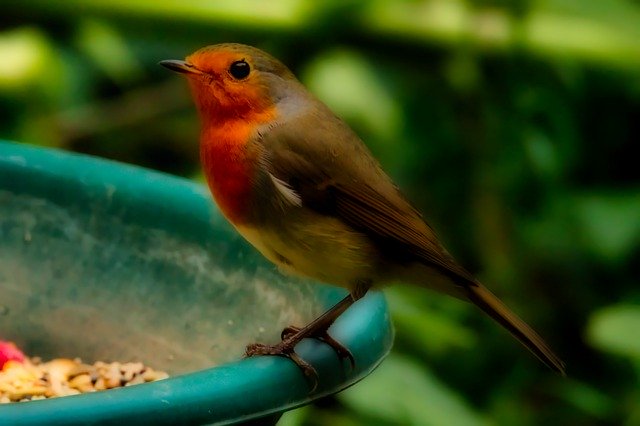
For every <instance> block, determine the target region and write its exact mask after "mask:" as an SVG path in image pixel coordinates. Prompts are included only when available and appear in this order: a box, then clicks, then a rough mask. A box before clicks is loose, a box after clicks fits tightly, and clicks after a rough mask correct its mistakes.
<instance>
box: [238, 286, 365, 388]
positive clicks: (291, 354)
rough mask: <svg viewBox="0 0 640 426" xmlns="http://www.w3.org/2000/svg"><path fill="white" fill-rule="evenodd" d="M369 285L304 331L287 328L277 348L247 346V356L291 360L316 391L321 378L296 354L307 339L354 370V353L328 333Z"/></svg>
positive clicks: (357, 287) (355, 291) (304, 328)
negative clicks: (346, 360) (331, 351)
mask: <svg viewBox="0 0 640 426" xmlns="http://www.w3.org/2000/svg"><path fill="white" fill-rule="evenodd" d="M369 287H370V284H369V283H362V284H359V285H356V286H355V288H354V289H353V291H352V292H351V294H349V295H348V296H346V297H345V298H344V299H342V300H341V301H339V302H338V303H336V304H335V305H334V306H333V307H332V308H331V309H329V310H328V311H326V312H325V313H324V314H322V315H320V316H319V317H318V318H316V319H315V320H313V321H311V322H310V323H309V324H307V325H306V326H305V327H302V328H298V327H287V328H285V329H284V330H283V331H282V341H281V342H280V343H278V344H276V345H265V344H262V343H253V344H250V345H248V346H247V349H246V351H245V355H246V356H247V357H252V356H256V355H278V356H284V357H286V358H289V359H291V360H292V361H293V362H295V363H296V365H297V366H298V367H300V369H301V370H302V371H303V372H304V374H305V376H307V377H308V378H309V379H310V380H311V381H312V382H313V389H315V387H316V385H317V380H318V374H317V372H316V370H315V369H314V368H313V367H312V366H311V365H310V364H309V363H308V362H306V361H304V360H303V359H301V358H300V357H299V356H298V355H297V354H296V353H295V351H294V348H295V346H296V345H297V344H298V343H299V342H300V341H301V340H302V339H304V338H306V337H316V338H319V339H320V340H322V341H324V342H325V343H327V344H328V345H329V346H331V347H332V348H334V350H335V351H336V352H337V353H338V356H340V357H341V358H349V361H350V362H351V365H352V367H353V366H355V362H354V360H353V355H351V352H350V351H349V350H348V349H347V348H345V347H344V346H342V345H341V344H340V343H338V342H337V341H336V340H334V339H333V338H332V337H330V336H329V335H328V333H327V329H328V328H329V327H330V326H331V324H333V322H334V321H335V320H336V318H338V317H339V316H340V315H341V314H342V313H343V312H344V311H346V310H347V308H349V306H351V305H353V303H354V302H355V301H357V300H358V299H360V298H362V297H363V296H364V295H365V294H366V293H367V291H368V290H369Z"/></svg>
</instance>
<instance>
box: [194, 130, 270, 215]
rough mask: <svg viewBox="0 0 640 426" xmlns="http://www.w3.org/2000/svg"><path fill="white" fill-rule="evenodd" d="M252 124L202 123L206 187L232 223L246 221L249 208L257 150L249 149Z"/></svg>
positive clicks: (201, 152) (201, 147)
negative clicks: (204, 124)
mask: <svg viewBox="0 0 640 426" xmlns="http://www.w3.org/2000/svg"><path fill="white" fill-rule="evenodd" d="M254 133H255V132H254V130H253V126H249V125H247V123H246V122H243V121H240V120H239V121H237V122H231V121H229V122H227V123H224V124H220V123H218V125H215V126H205V127H204V128H203V130H202V135H201V140H200V157H201V161H202V167H203V170H204V173H205V176H206V178H207V182H208V184H209V188H210V189H211V192H212V194H213V197H214V198H215V200H216V203H217V204H218V206H219V207H220V209H221V210H222V213H223V214H224V215H225V216H226V217H227V219H229V221H231V222H232V223H233V224H236V225H238V224H242V223H244V222H245V221H246V220H247V216H248V214H249V212H250V209H251V199H252V189H253V184H254V181H255V173H256V164H257V160H258V159H257V155H258V153H257V152H256V151H255V150H252V149H250V148H251V147H250V146H249V141H250V140H251V138H253V137H254Z"/></svg>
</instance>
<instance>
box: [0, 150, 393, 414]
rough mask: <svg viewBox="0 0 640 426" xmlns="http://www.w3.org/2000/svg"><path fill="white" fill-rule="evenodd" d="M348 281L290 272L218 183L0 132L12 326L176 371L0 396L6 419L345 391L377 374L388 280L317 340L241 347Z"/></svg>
mask: <svg viewBox="0 0 640 426" xmlns="http://www.w3.org/2000/svg"><path fill="white" fill-rule="evenodd" d="M344 295H345V292H344V291H343V290H341V289H337V288H334V287H330V286H325V285H319V284H315V283H311V282H309V281H305V280H300V279H295V278H291V277H284V276H282V275H280V274H279V273H278V272H277V271H276V270H275V268H274V267H273V266H272V265H271V264H269V263H268V262H266V261H265V260H264V259H263V258H262V257H261V256H260V255H259V254H258V253H257V252H256V251H255V250H254V249H253V248H251V247H250V246H249V245H248V244H246V243H245V242H244V240H242V239H241V237H239V236H238V235H237V234H236V232H235V231H234V230H233V229H232V228H231V227H230V226H229V225H228V224H227V223H226V221H225V220H224V219H223V218H222V217H221V216H220V214H219V213H218V211H217V209H216V208H215V206H214V205H213V203H212V201H211V200H210V197H209V195H208V192H207V190H206V188H204V187H203V186H202V185H198V184H195V183H193V182H191V181H188V180H185V179H181V178H177V177H173V176H169V175H165V174H162V173H158V172H153V171H150V170H145V169H142V168H138V167H133V166H129V165H124V164H120V163H116V162H111V161H106V160H101V159H97V158H93V157H88V156H83V155H78V154H71V153H67V152H63V151H58V150H52V149H43V148H35V147H31V146H27V145H23V144H16V143H10V142H2V141H0V339H3V340H11V341H14V342H15V343H17V344H18V346H19V347H21V348H22V349H23V350H24V351H25V352H27V353H28V354H31V355H38V356H41V357H42V358H43V359H51V358H57V357H70V358H73V357H81V358H82V359H83V361H85V362H94V361H97V360H102V361H116V360H117V361H121V362H126V361H142V362H144V363H145V364H147V365H149V366H151V367H153V368H155V369H163V370H165V371H168V372H169V373H170V375H171V377H170V378H169V379H165V380H161V381H158V382H153V383H148V384H143V385H136V386H131V387H127V388H122V389H115V390H108V391H102V392H95V393H91V394H83V395H77V396H69V397H63V398H55V399H49V400H40V401H31V402H24V403H11V404H2V405H0V424H2V425H4V424H7V425H8V424H11V425H35V424H49V425H54V424H61V425H62V424H64V425H73V424H78V425H80V424H82V425H85V424H119V423H122V422H123V421H125V422H126V423H127V424H133V423H136V422H142V423H145V424H147V423H151V424H208V423H242V422H246V421H249V420H251V419H255V418H260V417H264V416H268V415H271V416H272V417H273V415H274V414H275V413H279V412H282V411H284V410H287V409H290V408H293V407H295V406H299V405H302V404H305V403H308V402H309V401H311V400H313V399H315V398H318V397H321V396H323V395H326V394H329V393H332V392H337V391H339V390H341V389H343V388H345V387H347V386H349V385H351V384H353V383H354V382H356V381H358V380H360V379H361V378H363V377H364V376H366V375H367V374H368V373H370V372H371V371H372V370H373V369H374V368H375V367H376V366H377V365H378V364H379V363H380V361H381V360H382V359H383V358H384V356H385V355H386V354H387V353H388V351H389V349H390V347H391V343H392V337H393V336H392V331H391V326H390V322H389V317H388V311H387V306H386V303H385V300H384V297H383V296H382V294H381V293H378V292H373V293H371V294H369V295H367V296H366V297H365V298H364V299H362V300H361V301H359V302H358V303H356V304H355V305H354V306H353V307H352V308H350V309H349V310H348V311H347V312H345V314H344V315H342V316H341V317H340V318H339V319H338V321H337V322H336V323H335V324H334V325H333V326H332V328H331V329H330V332H331V334H332V335H333V336H334V337H335V338H336V339H338V340H339V341H340V342H342V343H343V344H344V345H345V346H346V347H348V348H349V349H350V350H351V352H352V353H353V355H354V357H355V360H356V366H355V368H354V369H351V368H350V366H349V363H348V362H346V361H342V362H340V361H339V360H338V358H337V356H336V355H335V353H334V352H333V351H332V349H331V348H329V347H328V346H327V345H325V344H323V343H321V342H319V341H316V340H312V339H307V340H305V341H303V342H302V343H300V345H299V346H298V348H297V352H298V353H299V354H300V355H301V356H302V357H303V358H304V359H306V360H308V361H309V362H311V364H312V365H313V366H314V367H315V368H316V369H317V371H318V374H319V377H320V379H319V384H318V388H317V390H316V391H315V392H313V393H309V385H308V382H307V381H306V380H305V378H304V376H303V375H302V374H301V372H300V371H299V370H298V369H297V368H296V367H295V365H293V364H292V363H291V362H290V361H288V360H286V359H284V358H280V357H255V358H250V359H243V358H242V354H243V352H244V348H245V346H246V344H248V343H251V342H255V341H260V342H268V343H275V342H276V341H277V340H278V339H279V334H280V331H281V330H282V328H283V327H285V326H287V325H291V324H295V325H303V324H304V323H305V322H306V321H308V320H310V319H312V318H313V317H314V316H316V315H318V314H319V313H321V312H322V311H323V310H324V309H326V308H328V307H329V306H331V305H332V304H333V303H335V302H336V301H338V300H339V299H340V298H342V297H343V296H344Z"/></svg>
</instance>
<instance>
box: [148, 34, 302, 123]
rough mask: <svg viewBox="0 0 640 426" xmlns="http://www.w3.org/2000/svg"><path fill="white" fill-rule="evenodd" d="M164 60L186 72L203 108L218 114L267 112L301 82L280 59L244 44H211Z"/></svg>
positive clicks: (163, 63) (244, 114)
mask: <svg viewBox="0 0 640 426" xmlns="http://www.w3.org/2000/svg"><path fill="white" fill-rule="evenodd" d="M160 64H161V65H163V66H165V67H167V68H169V69H170V70H172V71H176V72H179V73H182V74H184V75H185V76H186V77H187V78H188V79H189V83H190V84H191V87H192V90H193V92H194V96H195V98H196V103H197V104H198V108H199V109H200V112H201V113H202V114H205V115H215V116H218V117H222V116H229V117H232V116H236V117H245V116H248V115H251V114H261V113H264V112H265V111H267V110H269V109H270V108H273V107H274V106H275V105H276V104H277V103H278V102H279V101H281V100H282V99H283V98H286V97H287V95H288V93H290V92H291V87H292V86H296V85H298V84H299V83H298V82H297V80H296V78H295V77H294V75H293V74H292V73H291V71H289V69H288V68H287V67H286V66H284V65H283V64H282V63H281V62H280V61H278V60H277V59H275V58H274V57H272V56H270V55H269V54H267V53H265V52H263V51H261V50H259V49H256V48H254V47H251V46H245V45H242V44H232V43H228V44H217V45H213V46H207V47H204V48H202V49H200V50H198V51H196V52H195V53H192V54H191V55H189V56H187V58H186V60H184V61H179V60H167V61H162V62H160Z"/></svg>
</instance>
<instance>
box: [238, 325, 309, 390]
mask: <svg viewBox="0 0 640 426" xmlns="http://www.w3.org/2000/svg"><path fill="white" fill-rule="evenodd" d="M289 337H292V336H289ZM298 341H299V340H298ZM298 341H296V340H293V339H290V338H286V339H282V341H281V342H280V343H278V344H276V345H265V344H262V343H252V344H250V345H248V346H247V349H246V350H245V356H246V357H247V358H249V357H252V356H259V355H272V356H273V355H275V356H281V357H285V358H289V359H290V360H291V361H293V362H294V363H295V364H296V365H297V366H298V368H300V370H302V372H303V373H304V375H305V377H306V378H307V380H308V381H309V383H310V385H311V391H310V392H313V391H314V390H315V389H316V388H317V387H318V372H317V371H316V369H315V368H313V366H312V365H311V364H309V363H308V362H307V361H305V360H303V359H302V358H300V356H299V355H298V354H297V353H295V351H294V350H293V348H294V347H295V345H296V344H297V343H298Z"/></svg>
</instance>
